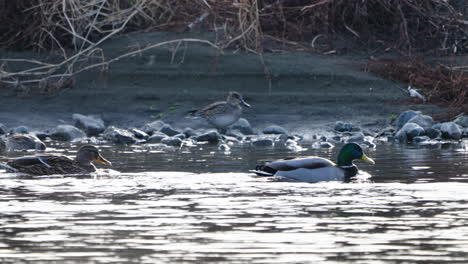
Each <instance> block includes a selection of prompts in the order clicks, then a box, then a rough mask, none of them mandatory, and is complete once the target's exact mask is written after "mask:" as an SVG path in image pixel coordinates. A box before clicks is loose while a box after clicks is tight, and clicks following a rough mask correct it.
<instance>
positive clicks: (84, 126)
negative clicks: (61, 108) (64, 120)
mask: <svg viewBox="0 0 468 264" xmlns="http://www.w3.org/2000/svg"><path fill="white" fill-rule="evenodd" d="M72 118H73V120H74V121H75V126H76V127H77V128H79V129H81V130H83V131H84V132H85V133H86V135H88V136H89V137H91V136H97V135H99V134H101V133H102V132H104V130H105V129H106V126H105V125H104V121H103V120H102V119H101V118H100V117H97V116H91V115H88V116H86V115H82V114H73V115H72Z"/></svg>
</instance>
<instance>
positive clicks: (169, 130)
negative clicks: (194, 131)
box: [159, 124, 181, 137]
mask: <svg viewBox="0 0 468 264" xmlns="http://www.w3.org/2000/svg"><path fill="white" fill-rule="evenodd" d="M159 131H160V132H162V133H164V134H166V135H168V136H170V137H172V136H175V135H177V134H180V133H181V132H180V131H177V130H175V129H173V128H172V126H171V125H169V124H165V125H164V126H162V127H161V129H160V130H159Z"/></svg>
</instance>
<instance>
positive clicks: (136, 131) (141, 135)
mask: <svg viewBox="0 0 468 264" xmlns="http://www.w3.org/2000/svg"><path fill="white" fill-rule="evenodd" d="M130 132H132V133H133V135H134V136H135V137H136V138H138V139H147V138H148V137H149V135H148V134H147V133H146V132H144V131H142V130H140V129H138V128H132V129H130Z"/></svg>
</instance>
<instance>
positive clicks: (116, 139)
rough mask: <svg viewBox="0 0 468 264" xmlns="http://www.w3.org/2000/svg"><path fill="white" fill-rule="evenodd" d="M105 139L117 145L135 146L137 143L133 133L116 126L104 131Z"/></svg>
mask: <svg viewBox="0 0 468 264" xmlns="http://www.w3.org/2000/svg"><path fill="white" fill-rule="evenodd" d="M103 137H104V138H105V139H107V140H109V141H111V142H113V143H116V144H133V143H135V142H136V138H135V137H134V136H133V133H132V132H130V131H128V130H126V129H122V128H116V127H114V126H110V127H108V128H107V129H106V130H105V131H104V133H103Z"/></svg>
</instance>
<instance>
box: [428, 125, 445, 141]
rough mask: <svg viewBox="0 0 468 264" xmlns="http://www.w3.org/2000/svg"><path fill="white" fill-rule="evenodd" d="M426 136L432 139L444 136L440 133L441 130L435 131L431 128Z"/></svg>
mask: <svg viewBox="0 0 468 264" xmlns="http://www.w3.org/2000/svg"><path fill="white" fill-rule="evenodd" d="M426 135H427V136H428V137H429V138H430V139H435V138H440V137H441V136H442V132H440V130H439V129H435V128H433V127H430V128H428V129H426Z"/></svg>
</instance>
